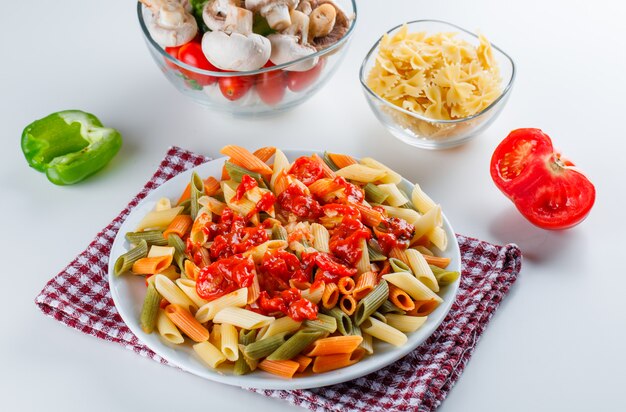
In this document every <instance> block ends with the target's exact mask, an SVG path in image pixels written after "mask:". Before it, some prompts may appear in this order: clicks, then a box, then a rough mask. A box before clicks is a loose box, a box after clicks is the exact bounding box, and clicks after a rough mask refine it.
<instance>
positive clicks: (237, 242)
mask: <svg viewBox="0 0 626 412" xmlns="http://www.w3.org/2000/svg"><path fill="white" fill-rule="evenodd" d="M207 231H208V236H209V241H210V240H213V244H211V247H210V248H209V251H210V254H211V259H213V260H216V259H221V258H225V257H229V256H232V255H236V254H238V253H243V252H245V251H246V250H248V249H250V248H251V247H254V246H256V245H260V244H261V243H263V242H266V241H268V240H269V237H268V235H267V231H266V230H265V228H264V227H262V226H259V227H246V222H245V220H244V218H243V217H241V216H240V215H238V214H236V213H234V212H233V211H232V210H230V209H229V208H225V209H224V211H223V212H222V217H221V219H220V222H219V223H212V224H211V225H209V226H208V228H207Z"/></svg>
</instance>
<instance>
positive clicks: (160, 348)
mask: <svg viewBox="0 0 626 412" xmlns="http://www.w3.org/2000/svg"><path fill="white" fill-rule="evenodd" d="M284 152H285V154H286V155H287V157H288V158H289V160H291V161H293V160H294V159H295V158H297V157H299V156H303V155H311V154H312V152H310V151H302V150H285V151H284ZM225 160H226V158H220V159H216V160H213V161H211V162H208V163H205V164H203V165H200V166H197V167H195V168H193V169H191V170H187V171H186V172H183V173H181V174H179V175H178V176H176V177H174V178H172V179H171V180H169V181H167V182H165V183H164V184H163V185H161V186H160V187H158V188H156V189H155V190H153V191H152V192H151V193H150V194H149V195H148V196H147V197H146V198H145V199H144V200H143V201H142V202H140V203H139V204H138V205H137V207H135V209H134V210H133V211H132V212H131V213H130V215H129V216H128V218H127V219H126V221H125V222H124V223H123V224H122V226H121V228H120V230H119V232H118V234H117V237H116V238H115V241H114V242H113V246H112V247H111V256H110V259H109V286H110V288H111V296H112V297H113V301H114V302H115V306H116V308H117V310H118V312H119V313H120V316H121V317H122V319H123V320H124V322H125V323H126V324H127V325H128V327H129V328H130V330H131V331H132V332H133V333H134V334H135V335H136V336H137V337H138V338H139V340H140V341H141V342H143V343H144V344H145V345H146V346H148V347H149V348H150V349H152V350H153V351H154V352H156V353H157V354H158V355H159V356H161V357H163V358H164V359H166V360H167V361H168V362H170V363H171V364H173V365H176V366H178V367H180V368H181V369H183V370H185V371H187V372H191V373H193V374H194V375H198V376H201V377H203V378H206V379H209V380H213V381H217V382H222V383H226V384H229V385H236V386H242V387H248V388H260V389H303V388H314V387H320V386H327V385H332V384H336V383H340V382H345V381H348V380H351V379H355V378H358V377H361V376H363V375H366V374H368V373H371V372H374V371H376V370H378V369H381V368H383V367H385V366H387V365H389V364H391V363H393V362H394V361H396V360H398V359H400V358H401V357H403V356H405V355H407V354H408V353H409V352H411V351H412V350H414V349H415V348H416V347H417V346H419V345H420V344H421V343H423V342H424V341H425V340H426V339H428V337H429V336H430V335H431V334H432V333H433V332H434V331H435V329H437V327H438V326H439V325H440V324H441V322H442V321H443V319H444V318H445V316H446V315H447V313H448V311H449V310H450V307H451V306H452V303H453V301H454V299H455V297H456V293H457V290H458V288H459V281H458V280H457V281H456V282H455V283H453V284H451V285H449V286H446V287H444V288H442V290H441V292H440V293H439V295H440V296H441V297H442V298H443V303H442V304H441V305H439V307H438V308H437V309H436V310H435V311H434V312H433V313H432V314H430V315H429V316H428V320H427V321H426V323H425V324H424V325H423V326H422V327H421V328H420V329H418V330H417V331H416V332H414V333H410V334H408V342H407V343H406V345H404V346H402V347H399V348H396V347H395V346H392V345H389V344H387V343H384V342H377V343H375V345H374V354H373V355H371V356H366V357H365V358H364V359H363V360H362V361H360V362H358V363H356V364H354V365H352V366H349V367H347V368H343V369H338V370H335V371H331V372H326V373H321V374H311V375H305V376H300V377H296V378H293V379H283V378H280V377H277V376H275V375H271V374H269V373H266V372H263V371H260V370H257V371H255V372H253V373H251V374H248V375H243V376H237V375H235V374H233V372H232V369H228V368H223V369H219V370H213V369H211V368H209V367H208V366H206V365H205V364H204V363H202V361H201V360H200V359H199V358H198V357H197V356H196V355H195V353H194V351H193V349H192V348H191V345H188V344H183V345H171V344H169V343H166V342H165V341H163V340H161V339H160V338H159V334H158V333H156V332H155V333H152V334H146V333H145V332H143V331H142V330H141V327H140V325H139V315H140V313H141V306H142V304H143V298H144V295H145V291H146V286H145V281H144V277H143V276H119V277H117V276H115V275H114V271H113V266H114V264H115V260H116V259H117V257H118V256H120V255H121V254H123V253H125V252H126V251H127V250H128V247H129V244H128V242H127V241H126V239H125V238H124V235H125V234H126V232H130V231H133V230H134V229H135V228H136V227H137V225H138V223H139V221H140V220H141V219H142V218H143V216H144V215H145V214H146V213H148V212H149V211H150V210H153V208H154V206H155V204H156V202H157V201H158V200H159V199H160V198H162V197H167V198H170V199H177V198H178V197H179V196H180V193H181V192H182V191H183V189H184V188H185V186H186V185H187V183H188V182H189V181H190V179H191V173H192V171H193V170H195V171H196V172H197V173H198V174H199V175H200V176H202V177H203V178H204V177H207V176H215V177H216V178H218V179H219V177H220V176H221V173H222V165H223V164H224V161H225ZM391 166H393V165H391ZM400 186H401V188H403V189H404V190H405V191H406V192H409V193H410V190H411V187H412V185H411V184H410V183H409V182H408V181H407V180H404V181H403V182H402V184H401V185H400ZM402 186H404V187H402ZM443 220H444V226H443V227H444V230H445V232H446V235H447V236H448V248H447V250H446V251H445V252H444V253H443V254H442V256H446V257H449V258H451V259H452V260H451V263H450V266H449V268H450V270H457V271H461V255H460V251H459V245H458V243H457V241H456V236H455V235H454V230H453V229H452V227H451V226H450V223H449V222H448V220H447V219H446V218H445V216H444V219H443Z"/></svg>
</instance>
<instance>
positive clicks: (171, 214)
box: [135, 206, 183, 242]
mask: <svg viewBox="0 0 626 412" xmlns="http://www.w3.org/2000/svg"><path fill="white" fill-rule="evenodd" d="M182 210H183V207H182V206H176V207H173V208H171V209H165V210H160V211H158V212H157V211H156V210H153V211H152V212H149V213H148V214H147V215H145V216H144V217H143V219H141V221H140V222H139V225H137V229H135V230H136V231H142V230H145V229H161V230H163V229H166V228H167V227H168V226H169V224H170V223H172V220H174V218H175V217H176V216H178V214H179V213H180V212H182ZM164 241H165V242H166V239H165V238H164Z"/></svg>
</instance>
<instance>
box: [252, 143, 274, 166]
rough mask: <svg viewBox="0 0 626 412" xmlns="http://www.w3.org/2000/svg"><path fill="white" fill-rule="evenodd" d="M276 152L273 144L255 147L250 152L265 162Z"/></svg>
mask: <svg viewBox="0 0 626 412" xmlns="http://www.w3.org/2000/svg"><path fill="white" fill-rule="evenodd" d="M274 153H276V148H275V147H274V146H265V147H261V148H260V149H257V150H255V151H254V153H252V154H253V155H254V156H255V157H258V158H259V160H261V161H262V162H263V163H266V162H267V161H268V160H270V159H271V158H272V156H274Z"/></svg>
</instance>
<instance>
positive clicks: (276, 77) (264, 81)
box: [256, 62, 287, 106]
mask: <svg viewBox="0 0 626 412" xmlns="http://www.w3.org/2000/svg"><path fill="white" fill-rule="evenodd" d="M272 66H274V65H273V64H272V63H271V62H267V64H266V65H265V67H272ZM286 90H287V75H286V74H285V72H283V71H282V70H276V71H273V72H266V73H261V74H259V75H258V76H257V79H256V91H257V93H258V94H259V97H260V98H261V100H263V102H264V103H265V104H268V105H270V106H274V105H276V104H278V103H280V102H281V101H282V100H283V97H285V92H286Z"/></svg>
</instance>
